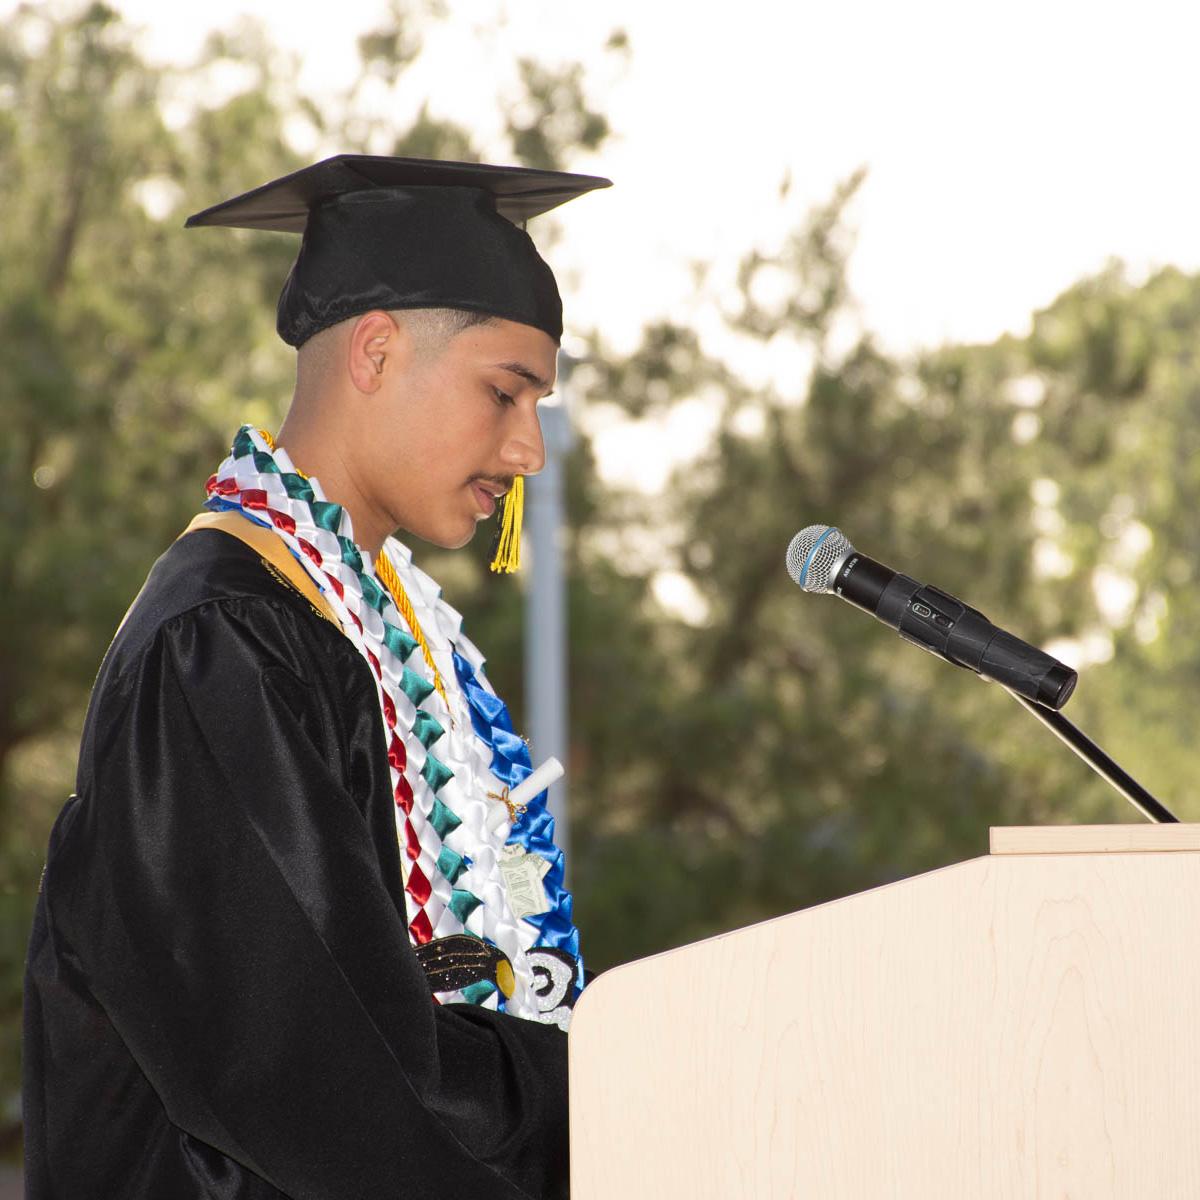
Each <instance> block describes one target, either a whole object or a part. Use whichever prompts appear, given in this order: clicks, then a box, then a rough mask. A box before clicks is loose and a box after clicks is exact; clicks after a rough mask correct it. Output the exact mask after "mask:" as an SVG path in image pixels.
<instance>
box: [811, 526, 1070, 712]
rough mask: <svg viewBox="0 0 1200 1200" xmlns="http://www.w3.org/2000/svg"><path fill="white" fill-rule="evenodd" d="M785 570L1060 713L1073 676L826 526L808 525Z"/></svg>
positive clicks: (1046, 656) (908, 637)
mask: <svg viewBox="0 0 1200 1200" xmlns="http://www.w3.org/2000/svg"><path fill="white" fill-rule="evenodd" d="M787 570H788V574H789V575H790V576H791V577H792V579H793V581H794V582H796V583H798V584H799V585H800V587H801V588H803V589H804V590H805V591H806V592H832V593H833V594H834V595H835V596H841V597H842V599H843V600H849V601H850V603H851V604H853V605H856V606H857V607H858V608H861V609H862V610H863V611H864V612H868V613H870V614H871V616H873V617H875V618H876V619H877V620H879V621H882V622H883V623H884V624H885V625H890V626H891V628H893V629H894V630H896V632H897V633H899V634H900V636H901V637H902V638H903V639H904V640H905V641H906V642H912V643H913V645H914V646H920V647H921V649H923V650H928V651H929V652H930V653H931V654H935V655H937V657H938V658H941V659H944V660H945V661H946V662H948V663H953V664H954V665H955V666H956V667H966V668H967V669H968V670H970V671H974V672H975V673H976V674H977V675H982V676H983V677H984V679H993V680H995V681H996V683H999V684H1001V685H1002V686H1004V687H1006V688H1008V689H1009V690H1010V691H1013V692H1016V693H1017V695H1018V696H1024V697H1025V699H1027V700H1032V701H1033V702H1034V703H1036V704H1041V705H1043V706H1044V707H1046V708H1052V709H1055V710H1057V709H1060V708H1062V706H1063V705H1064V704H1066V702H1067V701H1068V700H1069V699H1070V698H1071V693H1072V692H1073V691H1074V690H1075V684H1076V682H1077V681H1078V679H1079V676H1078V675H1077V674H1076V672H1074V671H1073V670H1071V668H1070V667H1068V666H1066V665H1065V664H1064V663H1061V662H1059V661H1058V659H1056V658H1052V657H1051V656H1050V655H1049V654H1046V653H1045V652H1044V651H1042V650H1039V649H1038V648H1037V647H1036V646H1031V645H1029V643H1028V642H1023V641H1021V639H1020V638H1017V637H1013V635H1012V634H1011V633H1006V632H1005V631H1004V630H1003V629H1000V628H998V627H997V626H995V625H993V624H992V623H991V621H989V620H988V619H987V617H985V616H984V615H983V613H981V612H980V611H979V610H978V609H974V608H970V607H968V606H967V605H966V604H964V603H963V602H962V601H961V600H959V599H957V598H956V597H954V596H951V595H950V594H949V593H947V592H943V591H941V590H940V589H939V588H935V587H931V586H929V585H928V584H920V583H918V582H917V581H916V580H915V579H910V578H909V577H908V576H907V575H901V574H900V573H899V572H898V571H893V570H890V569H889V568H888V567H885V566H884V565H883V564H882V563H877V562H876V561H875V560H874V559H873V558H868V557H867V556H866V555H865V554H859V552H858V551H857V550H855V548H854V547H853V546H852V545H850V542H849V539H848V538H847V537H846V535H845V534H844V533H842V531H841V530H840V529H835V528H834V527H833V526H832V525H809V526H808V528H806V529H802V530H800V532H799V533H798V534H796V536H795V537H794V538H792V540H791V543H790V544H789V546H788V549H787Z"/></svg>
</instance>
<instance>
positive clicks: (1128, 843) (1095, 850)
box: [988, 824, 1200, 854]
mask: <svg viewBox="0 0 1200 1200" xmlns="http://www.w3.org/2000/svg"><path fill="white" fill-rule="evenodd" d="M988 832H989V835H990V850H991V853H992V854H1144V853H1147V852H1150V853H1169V852H1170V851H1178V850H1200V825H1184V824H1178V825H1007V826H993V827H992V828H991V829H990V830H989V831H988Z"/></svg>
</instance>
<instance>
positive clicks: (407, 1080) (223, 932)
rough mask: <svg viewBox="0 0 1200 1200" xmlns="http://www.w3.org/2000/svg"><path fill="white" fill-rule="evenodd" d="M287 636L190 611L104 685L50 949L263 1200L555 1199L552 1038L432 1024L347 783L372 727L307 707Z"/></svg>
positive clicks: (558, 1190) (557, 1090)
mask: <svg viewBox="0 0 1200 1200" xmlns="http://www.w3.org/2000/svg"><path fill="white" fill-rule="evenodd" d="M305 619H307V620H308V621H309V624H310V625H311V624H312V622H311V619H308V618H307V614H305V617H304V618H301V617H298V616H297V615H296V614H295V613H286V612H284V613H281V612H280V611H277V609H275V608H269V606H267V605H265V604H262V603H260V604H258V605H257V606H253V605H251V606H242V607H241V608H239V607H238V606H237V605H228V604H227V605H219V604H213V605H208V606H206V607H205V608H204V609H202V610H199V611H195V612H191V613H188V614H185V615H184V616H182V617H179V618H176V619H174V620H172V621H170V622H168V623H167V625H165V626H164V627H163V628H162V629H161V630H160V631H159V634H158V636H157V637H156V638H154V640H153V641H152V642H151V643H150V644H149V645H148V646H147V647H146V649H145V650H144V651H143V652H142V653H141V654H140V655H139V656H137V657H136V658H135V659H134V660H133V661H132V662H131V663H130V665H129V666H128V668H127V669H126V670H124V671H123V672H122V673H121V675H120V677H119V679H118V680H117V681H116V682H114V683H112V684H111V685H110V692H111V695H109V696H108V698H107V703H106V704H105V705H104V706H102V708H101V710H100V716H99V719H98V721H97V724H96V727H95V729H94V731H93V734H92V737H91V748H90V751H89V761H88V763H87V764H86V771H85V770H84V768H83V766H81V781H82V780H83V779H84V778H85V776H86V786H81V790H80V800H79V802H78V803H77V804H76V805H75V807H74V809H73V811H72V812H71V813H70V818H69V820H65V821H64V822H62V823H61V827H60V829H59V831H58V832H57V834H56V840H57V842H58V845H57V846H56V847H55V848H54V872H55V878H54V879H53V880H50V879H48V880H47V894H48V895H50V894H53V909H54V912H53V920H54V922H55V925H56V926H57V930H58V936H59V937H61V938H62V939H64V940H65V942H67V943H69V945H70V947H71V950H72V952H73V953H74V954H75V955H76V956H77V957H78V959H79V960H80V962H81V965H82V968H83V970H84V971H85V973H86V975H87V978H88V980H89V986H90V988H91V990H92V992H93V993H94V995H95V997H96V998H97V1000H98V1001H99V1003H100V1004H101V1005H102V1006H103V1008H104V1010H105V1012H106V1014H107V1015H108V1017H109V1019H110V1020H111V1022H112V1024H113V1025H114V1027H115V1028H116V1030H117V1032H118V1033H119V1034H120V1036H121V1038H122V1039H123V1041H124V1042H125V1044H126V1046H127V1047H128V1049H129V1051H130V1053H131V1054H132V1055H133V1057H134V1058H135V1059H136V1061H137V1064H138V1066H139V1067H140V1069H141V1071H142V1072H143V1073H144V1075H145V1076H146V1078H147V1079H148V1080H149V1082H150V1084H151V1085H152V1087H153V1088H154V1090H155V1092H156V1093H157V1095H158V1096H159V1098H160V1099H161V1101H162V1104H163V1106H164V1108H165V1110H166V1113H167V1116H168V1117H169V1119H170V1120H171V1121H172V1122H173V1123H174V1124H175V1125H176V1126H178V1127H179V1128H180V1129H182V1130H183V1131H185V1132H186V1133H188V1134H190V1135H191V1136H192V1137H194V1138H195V1139H198V1140H199V1141H200V1142H202V1143H205V1144H206V1145H207V1146H211V1147H213V1148H215V1149H216V1150H217V1151H219V1152H220V1153H222V1154H224V1155H227V1156H229V1157H230V1158H232V1159H234V1160H236V1161H238V1162H240V1163H242V1164H243V1165H244V1166H246V1167H247V1168H249V1169H250V1170H251V1171H253V1172H255V1173H257V1174H258V1175H260V1176H262V1177H263V1178H264V1179H266V1180H268V1181H269V1182H270V1183H271V1184H273V1185H274V1186H275V1187H276V1188H278V1189H279V1190H280V1191H282V1192H283V1193H285V1194H286V1195H288V1196H294V1197H297V1198H302V1200H346V1198H348V1197H355V1198H356V1200H374V1198H376V1197H379V1198H382V1197H389V1198H394V1197H400V1196H412V1197H418V1196H439V1197H446V1198H448V1200H452V1198H454V1197H460V1196H461V1197H473V1198H479V1200H484V1198H492V1197H496V1198H504V1200H507V1198H509V1197H514V1198H515V1197H558V1196H565V1195H566V1191H567V1138H566V1133H567V1081H566V1039H565V1037H564V1036H563V1035H562V1034H561V1033H560V1032H559V1031H558V1030H557V1029H554V1028H552V1027H547V1026H543V1025H539V1024H537V1023H535V1022H529V1021H524V1020H519V1019H517V1018H513V1017H508V1016H505V1015H504V1014H500V1013H493V1012H488V1011H485V1010H482V1009H479V1008H475V1007H472V1006H467V1005H462V1006H445V1007H439V1006H438V1005H436V1004H435V1002H434V1001H433V999H432V996H431V994H430V989H429V986H428V984H427V982H426V978H425V976H424V974H423V972H422V970H421V968H420V966H419V964H418V963H417V961H416V957H415V955H414V953H413V951H412V948H411V946H410V944H409V941H408V937H407V932H406V929H405V923H404V916H403V906H402V897H401V894H400V893H399V891H398V885H397V884H396V883H395V881H394V880H393V881H389V879H388V878H387V875H388V865H389V862H388V857H387V855H386V854H384V855H383V856H382V858H381V851H380V844H381V843H380V830H381V829H383V828H384V826H383V825H382V824H381V821H383V820H384V819H388V820H390V819H392V818H391V814H390V801H391V798H390V795H387V794H386V793H387V785H386V784H382V783H381V780H382V779H385V778H386V773H385V772H384V773H382V774H380V773H378V772H377V775H376V776H375V777H371V775H370V771H371V769H372V768H371V767H369V766H368V767H367V768H365V769H364V770H359V767H361V764H362V761H366V760H371V759H372V755H374V761H378V759H380V758H382V759H383V763H384V767H385V768H386V758H385V756H384V748H383V738H382V732H381V728H380V722H379V718H378V714H377V710H375V711H369V710H368V709H367V708H366V706H364V705H363V704H361V703H360V704H359V705H358V706H357V710H355V711H354V712H351V713H350V714H349V715H347V713H346V712H345V711H343V709H344V708H345V705H344V704H342V703H341V702H340V701H339V702H338V703H330V702H329V698H328V697H327V696H326V695H325V690H327V688H326V685H327V683H328V679H327V678H326V677H324V676H322V675H321V674H320V672H319V671H315V670H314V669H313V666H312V664H313V662H314V661H315V659H314V658H313V657H312V648H311V645H310V646H309V647H308V650H307V652H306V651H305V650H304V649H303V648H301V649H297V647H296V646H295V645H294V644H293V643H294V639H295V637H296V634H297V630H296V629H295V628H293V627H292V625H300V624H303V621H304V620H305ZM289 622H291V623H292V625H289ZM299 632H300V633H301V635H303V634H304V633H305V631H304V630H303V629H301V630H300V631H299ZM307 633H308V638H309V642H310V643H311V641H312V630H311V629H310V630H308V631H307ZM331 635H332V636H335V637H336V638H337V640H338V641H339V642H341V637H340V635H339V634H336V631H331ZM306 653H307V657H306ZM355 665H357V664H355ZM363 673H364V674H365V668H364V669H363ZM367 678H368V679H369V676H368V677H367ZM360 683H361V681H360ZM323 689H325V690H323ZM347 691H348V692H349V691H352V689H351V688H347ZM362 692H363V689H362V688H361V686H360V687H359V696H360V697H361V695H362ZM372 699H373V697H372ZM350 707H351V709H353V708H354V706H353V705H350ZM370 708H371V709H374V705H373V704H372V705H371V706H370ZM364 714H365V715H364ZM368 720H369V721H370V722H371V728H372V729H373V730H376V731H378V732H376V733H374V734H372V735H369V736H368V735H367V734H365V733H363V730H365V729H366V728H367V724H366V723H367V722H368ZM355 721H357V722H358V726H357V727H355V726H354V722H355ZM347 722H349V725H347ZM356 728H357V732H356V731H355V730H356ZM356 738H357V739H358V743H359V744H357V745H355V744H354V743H355V739H356ZM364 739H365V740H364ZM372 739H374V740H372ZM356 761H358V762H359V767H356V766H355V762H356ZM364 771H365V773H364ZM363 779H368V780H371V782H370V786H369V788H368V790H369V791H371V793H372V795H371V796H370V797H367V798H365V799H364V797H363V795H362V794H361V792H362V786H358V787H355V786H354V784H355V781H356V780H358V781H359V784H360V785H361V781H362V780H363ZM381 786H382V787H383V792H384V799H383V801H382V802H381V801H380V799H379V796H380V787H381ZM382 804H386V805H387V809H386V810H385V809H384V808H383V807H382ZM372 806H374V807H372ZM385 811H386V813H387V817H386V818H385V817H384V816H383V815H382V814H383V813H384V812H385ZM390 837H391V839H392V846H393V847H394V843H395V834H394V829H393V831H392V832H391V834H390ZM395 862H396V864H397V866H396V869H397V872H398V857H397V858H396V860H395ZM51 883H53V885H54V886H53V888H52V887H51V886H50V885H51Z"/></svg>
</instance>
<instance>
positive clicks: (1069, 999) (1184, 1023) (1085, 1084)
mask: <svg viewBox="0 0 1200 1200" xmlns="http://www.w3.org/2000/svg"><path fill="white" fill-rule="evenodd" d="M652 902H653V896H652V894H648V895H647V903H652ZM1198 933H1200V852H1196V851H1191V850H1186V851H1180V852H1178V853H1136V852H1134V853H1107V854H1103V853H1078V852H1076V853H1068V854H1047V853H1040V852H1039V853H1030V854H1024V853H1014V854H1003V855H994V856H991V857H985V858H980V859H975V860H972V861H970V862H966V863H961V864H959V865H957V866H953V867H948V868H945V869H944V870H941V871H935V872H932V873H930V874H927V875H923V876H918V877H917V878H915V879H911V880H907V881H905V882H903V883H898V884H893V885H891V886H888V887H884V888H879V889H877V890H875V891H871V892H866V893H864V894H862V895H859V896H854V897H850V898H848V899H845V900H840V901H836V902H834V903H832V904H827V905H823V906H821V907H818V908H814V909H810V910H807V911H805V912H801V913H796V914H793V915H791V916H788V917H783V918H780V919H778V920H775V921H770V922H767V923H765V924H762V925H758V926H754V927H752V928H750V929H747V930H743V931H740V932H738V933H734V934H730V935H726V936H723V937H719V938H715V939H712V940H709V941H706V942H701V943H697V944H696V945H693V946H688V947H684V948H683V949H680V950H676V951H672V952H670V953H668V954H664V955H659V956H656V957H654V958H650V959H645V960H643V961H641V962H637V963H632V964H629V965H627V966H624V967H620V968H618V969H616V970H614V971H611V972H608V973H607V974H605V975H603V976H601V977H600V978H599V979H598V980H596V981H595V982H594V983H593V984H592V985H591V987H590V988H589V989H588V990H587V992H585V994H584V996H583V997H582V999H581V1000H580V1003H579V1006H578V1008H577V1010H576V1015H575V1018H574V1022H573V1025H572V1030H571V1035H570V1050H571V1078H572V1099H571V1106H572V1107H571V1137H572V1178H573V1187H572V1197H573V1200H601V1198H602V1197H603V1200H613V1198H614V1197H621V1198H641V1197H646V1198H647V1200H650V1198H653V1200H673V1198H674V1197H680V1198H681V1200H682V1198H686V1200H709V1198H711V1200H738V1198H742V1197H745V1198H753V1200H775V1198H781V1200H782V1198H785V1197H806V1198H807V1197H821V1198H829V1200H849V1198H856V1200H857V1198H862V1200H881V1198H884V1197H889V1198H893V1197H894V1198H897V1200H899V1198H909V1197H911V1198H913V1200H916V1198H918V1197H919V1198H921V1200H930V1198H937V1197H947V1198H949V1197H954V1198H956V1200H963V1198H973V1197H1012V1198H1014V1200H1017V1198H1019V1200H1028V1198H1030V1197H1047V1198H1059V1197H1062V1198H1066V1197H1072V1198H1077V1200H1107V1198H1110V1197H1111V1198H1115V1197H1121V1198H1129V1200H1133V1198H1137V1200H1146V1198H1149V1197H1154V1198H1156V1200H1157V1198H1174V1197H1179V1198H1184V1197H1189V1198H1191V1197H1200V1138H1198V1137H1197V1134H1196V1131H1197V1130H1200V1070H1198V1068H1200V1032H1198V1030H1200V1020H1198V1018H1200V968H1198V967H1197V953H1196V943H1197V935H1198Z"/></svg>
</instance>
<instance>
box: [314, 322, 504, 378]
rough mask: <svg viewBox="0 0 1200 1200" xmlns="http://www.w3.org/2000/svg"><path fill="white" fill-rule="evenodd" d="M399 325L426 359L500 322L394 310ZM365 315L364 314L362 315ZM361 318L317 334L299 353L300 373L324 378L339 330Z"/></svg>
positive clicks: (332, 326) (330, 327)
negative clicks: (466, 333)
mask: <svg viewBox="0 0 1200 1200" xmlns="http://www.w3.org/2000/svg"><path fill="white" fill-rule="evenodd" d="M387 311H388V312H389V313H390V314H391V316H392V318H393V319H394V320H395V322H396V324H397V325H402V326H404V328H405V329H407V330H408V331H409V333H410V334H411V336H412V338H413V341H414V342H415V344H416V347H417V352H418V354H420V355H421V357H423V358H430V357H433V356H435V355H436V354H438V352H439V351H441V349H442V348H443V347H444V346H445V345H446V343H447V342H448V341H450V339H451V338H454V337H457V336H458V335H459V334H460V333H462V332H463V331H464V330H466V329H470V328H472V327H473V326H475V325H490V324H492V323H494V322H495V320H496V318H495V317H493V316H492V315H491V314H490V313H485V312H474V311H472V310H470V309H466V308H393V309H388V310H387ZM360 315H361V314H360ZM357 320H358V317H347V318H346V319H345V320H344V321H339V322H338V324H336V325H331V326H329V328H328V329H322V330H321V332H320V333H315V334H313V336H312V337H310V338H309V339H308V341H306V342H305V343H304V344H303V345H302V346H301V347H300V349H299V353H298V358H297V364H296V365H297V369H298V371H300V372H301V373H303V374H304V375H309V374H315V375H317V376H320V375H322V374H324V372H325V370H326V369H327V368H328V367H329V365H330V358H331V354H332V350H333V347H334V346H335V345H336V344H337V334H336V333H335V332H334V331H335V330H338V329H342V328H343V327H345V326H347V325H349V324H350V323H351V322H352V321H357Z"/></svg>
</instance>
